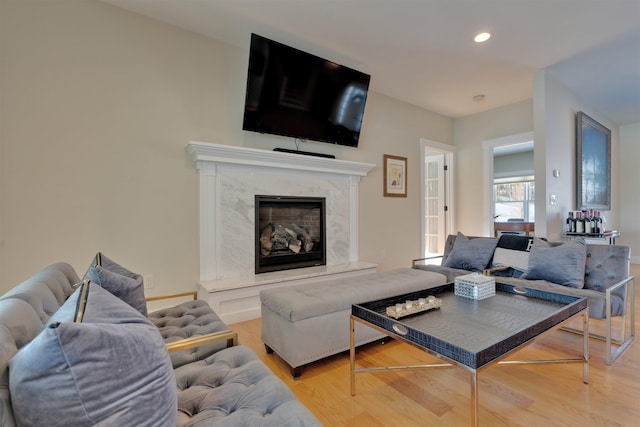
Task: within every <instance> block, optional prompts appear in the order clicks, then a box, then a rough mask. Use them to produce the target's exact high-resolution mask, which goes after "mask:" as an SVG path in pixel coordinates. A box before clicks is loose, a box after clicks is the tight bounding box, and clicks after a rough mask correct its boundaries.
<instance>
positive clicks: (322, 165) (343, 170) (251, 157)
mask: <svg viewBox="0 0 640 427" xmlns="http://www.w3.org/2000/svg"><path fill="white" fill-rule="evenodd" d="M186 152H187V160H188V161H189V162H190V163H191V164H192V165H194V166H195V167H197V168H200V166H199V165H200V164H203V163H202V162H204V163H206V162H213V163H226V164H235V165H247V166H262V167H270V168H278V169H285V170H286V169H293V170H303V171H315V172H326V173H332V174H339V175H352V176H366V175H367V173H368V172H369V171H370V170H371V169H373V168H374V167H375V166H376V165H375V164H371V163H360V162H352V161H347V160H337V159H329V158H325V157H315V156H304V155H300V154H292V153H285V152H280V151H268V150H261V149H258V148H247V147H237V146H232V145H222V144H212V143H209V142H198V141H190V142H189V144H188V145H187V148H186Z"/></svg>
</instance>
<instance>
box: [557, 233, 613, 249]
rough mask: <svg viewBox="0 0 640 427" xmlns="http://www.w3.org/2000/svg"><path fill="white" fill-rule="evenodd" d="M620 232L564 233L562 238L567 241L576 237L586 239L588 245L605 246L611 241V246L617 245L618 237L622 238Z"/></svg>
mask: <svg viewBox="0 0 640 427" xmlns="http://www.w3.org/2000/svg"><path fill="white" fill-rule="evenodd" d="M620 235H621V234H620V232H619V231H618V230H610V231H605V232H604V233H601V234H585V233H567V232H564V233H562V238H563V239H565V240H573V239H575V238H576V237H584V239H585V240H586V242H587V243H591V244H597V245H598V244H599V245H604V244H606V243H607V240H608V241H609V244H610V245H615V244H616V237H620Z"/></svg>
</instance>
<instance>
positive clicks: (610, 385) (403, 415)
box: [229, 265, 640, 427]
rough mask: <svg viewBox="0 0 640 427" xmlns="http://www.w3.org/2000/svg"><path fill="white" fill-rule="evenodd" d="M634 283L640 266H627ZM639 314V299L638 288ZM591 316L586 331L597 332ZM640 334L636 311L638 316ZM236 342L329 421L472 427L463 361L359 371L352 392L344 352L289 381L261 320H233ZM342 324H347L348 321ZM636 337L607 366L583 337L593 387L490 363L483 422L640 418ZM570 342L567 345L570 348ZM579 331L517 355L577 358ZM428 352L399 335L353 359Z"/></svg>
mask: <svg viewBox="0 0 640 427" xmlns="http://www.w3.org/2000/svg"><path fill="white" fill-rule="evenodd" d="M632 274H634V275H635V277H636V278H637V280H636V282H640V265H632ZM636 290H637V291H636V301H635V309H636V314H640V310H638V309H639V308H640V307H639V306H640V297H639V296H638V294H640V292H638V291H639V290H640V289H638V286H636ZM603 323H604V322H602V321H598V320H594V319H591V321H590V328H591V330H592V331H595V332H601V331H602V330H603ZM635 323H636V329H637V330H639V331H640V315H637V316H636V322H635ZM229 326H230V328H231V329H233V330H235V331H237V332H238V334H239V340H240V343H241V344H243V345H246V346H248V347H251V348H252V349H253V350H254V351H255V352H256V353H257V354H258V355H259V356H260V358H261V359H262V361H263V362H265V363H266V365H267V366H268V367H269V368H270V369H271V370H272V371H273V372H274V373H275V374H276V375H278V377H280V378H281V379H282V380H283V381H284V382H285V384H287V385H288V386H289V387H290V389H291V390H292V391H293V392H294V393H295V395H296V396H297V397H298V399H300V401H302V403H303V404H304V405H306V406H307V408H309V410H310V411H311V412H313V413H314V414H315V415H316V417H317V418H318V419H319V420H320V422H322V424H323V425H325V426H363V427H364V426H367V427H369V426H399V427H400V426H401V427H411V426H447V427H450V426H468V425H469V424H470V420H471V418H470V413H469V412H470V385H469V373H467V372H466V371H464V370H462V369H460V368H444V369H435V370H428V371H425V370H421V371H402V372H397V371H396V372H377V373H362V374H358V375H356V396H355V397H352V396H351V395H350V392H349V354H348V352H345V353H342V354H339V355H336V356H333V357H329V358H327V359H325V360H321V361H318V362H315V363H312V364H309V365H307V366H305V368H304V371H303V373H302V377H301V378H300V379H299V380H298V381H294V380H293V379H292V377H291V375H290V371H289V368H288V366H287V365H286V363H284V362H283V361H282V360H281V359H280V358H279V357H278V356H277V355H275V354H266V352H265V349H264V345H263V343H262V341H261V339H260V319H255V320H250V321H247V322H242V323H236V324H233V325H229ZM347 327H348V326H347ZM639 341H640V340H636V341H635V342H634V343H633V344H632V345H631V347H630V348H629V349H628V350H627V351H626V352H625V353H624V354H623V355H622V356H620V358H619V359H618V360H617V361H616V362H615V363H614V364H613V365H612V366H607V365H606V364H605V363H604V358H603V353H604V343H603V342H600V341H598V340H594V339H591V340H590V342H589V352H590V363H589V384H588V385H585V384H583V382H582V365H581V364H551V365H512V366H504V365H503V366H493V367H491V368H489V369H487V370H485V371H483V372H482V373H480V374H479V376H478V378H479V388H480V391H479V398H480V410H479V422H480V426H491V427H497V426H522V427H530V426H545V427H547V426H572V427H573V426H594V427H595V426H598V427H600V426H624V427H627V426H635V425H638V422H639V421H638V420H640V343H639ZM567 349H569V350H568V351H567ZM581 351H582V337H580V336H578V335H574V334H571V333H568V332H564V331H556V332H553V333H551V334H549V335H547V336H545V337H543V338H542V339H541V340H539V341H537V342H535V343H533V344H532V345H530V346H528V347H526V348H524V349H522V350H520V351H519V352H518V353H516V354H515V355H514V356H513V358H518V359H541V358H553V357H576V356H578V357H579V356H580V355H581ZM437 360H438V359H435V358H434V357H432V356H429V355H428V354H426V353H424V352H423V351H421V350H419V349H417V348H414V347H413V346H411V345H408V344H405V343H401V342H399V341H395V340H390V341H389V342H386V343H384V344H381V343H379V342H378V343H372V344H369V345H366V346H363V347H360V348H359V349H358V353H357V364H358V366H382V365H386V366H392V365H406V364H424V363H429V362H434V361H437Z"/></svg>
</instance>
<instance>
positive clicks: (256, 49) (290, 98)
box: [242, 34, 371, 147]
mask: <svg viewBox="0 0 640 427" xmlns="http://www.w3.org/2000/svg"><path fill="white" fill-rule="evenodd" d="M370 79H371V77H370V76H369V75H368V74H365V73H362V72H360V71H356V70H353V69H351V68H348V67H345V66H343V65H338V64H336V63H334V62H331V61H327V60H325V59H322V58H320V57H318V56H315V55H311V54H309V53H306V52H303V51H301V50H298V49H295V48H292V47H289V46H286V45H283V44H281V43H278V42H275V41H273V40H269V39H267V38H264V37H262V36H258V35H256V34H252V35H251V47H250V50H249V73H248V77H247V93H246V98H245V109H244V120H243V124H242V129H244V130H248V131H253V132H260V133H267V134H273V135H282V136H289V137H293V138H300V139H309V140H314V141H322V142H330V143H334V144H340V145H348V146H351V147H357V146H358V139H359V138H360V128H361V127H362V117H363V115H364V105H365V101H366V99H367V92H368V90H369V80H370Z"/></svg>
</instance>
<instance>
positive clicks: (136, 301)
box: [84, 265, 148, 317]
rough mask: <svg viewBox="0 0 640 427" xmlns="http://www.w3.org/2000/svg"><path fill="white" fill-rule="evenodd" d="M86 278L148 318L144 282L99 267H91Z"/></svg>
mask: <svg viewBox="0 0 640 427" xmlns="http://www.w3.org/2000/svg"><path fill="white" fill-rule="evenodd" d="M84 278H85V279H89V280H91V281H92V282H93V283H95V284H97V285H100V286H101V287H102V288H104V289H106V290H108V291H109V292H111V293H112V294H113V295H115V296H117V297H118V298H120V299H121V300H122V301H124V302H126V303H127V304H129V305H130V306H131V307H133V308H135V309H136V310H138V311H139V312H140V313H141V314H142V315H143V316H145V317H147V314H148V313H147V301H146V300H145V297H144V285H143V282H142V280H136V279H134V278H132V277H127V276H123V275H122V274H119V273H115V272H113V271H110V270H107V269H106V268H104V267H101V266H99V265H96V266H93V265H92V266H91V267H89V269H88V270H87V272H86V273H85V275H84Z"/></svg>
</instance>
